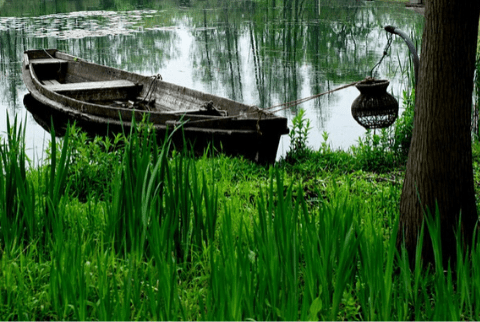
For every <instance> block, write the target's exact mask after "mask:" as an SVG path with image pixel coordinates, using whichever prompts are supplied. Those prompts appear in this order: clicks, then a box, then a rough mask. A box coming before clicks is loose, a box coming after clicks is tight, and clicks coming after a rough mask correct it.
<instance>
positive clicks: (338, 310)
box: [0, 121, 480, 320]
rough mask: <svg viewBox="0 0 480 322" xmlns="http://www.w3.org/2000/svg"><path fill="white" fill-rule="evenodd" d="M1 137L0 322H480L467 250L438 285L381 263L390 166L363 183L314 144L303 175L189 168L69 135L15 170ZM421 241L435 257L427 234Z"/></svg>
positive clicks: (15, 150)
mask: <svg viewBox="0 0 480 322" xmlns="http://www.w3.org/2000/svg"><path fill="white" fill-rule="evenodd" d="M9 127H10V129H9V131H8V133H9V135H8V136H5V137H2V138H1V140H2V141H1V145H0V171H1V172H2V174H3V176H1V177H0V204H1V205H2V206H1V208H0V319H2V320H20V319H21V320H94V319H95V320H117V319H118V320H120V319H121V320H179V319H182V320H248V319H254V320H318V319H321V320H410V319H417V320H440V319H442V320H447V319H455V320H460V319H462V320H468V319H479V318H480V306H479V305H477V303H478V302H479V297H480V291H479V290H480V272H479V271H478V267H480V251H479V250H480V248H479V247H478V245H479V244H478V242H475V243H474V246H473V249H472V251H471V257H468V258H467V257H462V256H460V257H459V258H458V263H456V265H455V267H456V268H455V270H454V271H453V270H452V269H451V268H450V267H443V266H442V265H441V260H440V261H438V262H437V264H436V265H434V266H431V267H422V265H421V261H420V257H419V254H420V253H418V255H417V265H416V268H415V270H414V271H411V270H410V264H409V263H408V256H407V255H406V254H405V251H403V250H402V251H400V252H398V251H397V250H396V249H395V247H394V246H395V240H396V234H397V231H396V227H397V225H396V223H397V220H398V210H397V208H398V207H397V205H398V200H399V196H400V193H401V184H402V178H403V172H402V168H401V167H400V168H395V167H394V168H391V169H390V170H388V171H387V170H386V169H387V168H385V167H384V166H382V167H380V168H381V169H383V170H381V171H375V172H368V171H365V170H362V169H361V168H360V165H355V166H354V167H352V166H351V162H347V161H345V160H352V155H351V154H350V153H347V152H341V151H332V150H331V149H330V148H329V147H328V145H326V144H325V145H324V146H323V149H320V151H319V152H311V153H312V155H315V162H317V161H318V162H320V163H321V167H323V169H324V170H322V171H320V170H318V168H316V169H317V170H316V171H315V172H311V171H310V170H311V169H313V167H314V163H315V162H310V161H303V162H300V163H297V164H296V165H295V166H293V165H291V164H288V163H283V164H279V165H277V166H276V167H272V168H265V167H262V166H259V165H256V164H253V163H251V162H249V161H246V160H243V159H239V158H234V159H232V158H227V157H225V156H218V157H215V158H207V157H202V158H198V159H192V158H189V157H188V153H187V152H186V151H172V149H171V147H170V146H169V143H168V142H169V141H168V140H166V141H165V142H164V143H163V144H161V145H158V144H157V142H156V141H155V140H153V139H152V137H150V136H149V135H143V134H141V133H140V134H138V133H137V134H135V133H134V134H133V135H132V136H130V138H129V139H124V138H123V139H122V140H120V139H119V140H118V141H117V143H116V144H118V146H116V148H115V149H113V150H112V149H111V146H109V143H105V142H104V139H100V138H97V139H94V140H87V139H85V137H83V134H81V132H79V131H78V130H76V129H75V128H71V129H70V131H69V133H68V135H67V136H66V137H65V138H64V139H62V140H61V141H57V140H56V139H55V137H54V136H52V144H51V146H50V147H49V151H48V152H49V156H50V157H49V159H48V160H47V162H46V163H45V164H43V165H39V166H37V167H29V166H28V160H27V158H26V156H25V145H24V141H23V140H24V139H23V138H24V135H23V133H24V125H21V124H20V123H19V122H18V121H14V122H13V124H9ZM112 142H113V141H112ZM112 142H110V143H111V144H113V143H112ZM107 146H108V147H107ZM82 149H86V150H82ZM367 150H368V149H367ZM109 151H110V152H109ZM112 151H113V152H112ZM109 153H110V154H109ZM358 153H360V152H358ZM362 153H363V152H362ZM473 153H474V159H475V163H474V166H475V173H476V174H475V175H476V179H475V181H476V182H477V186H478V182H479V179H478V178H477V177H478V173H480V171H478V169H479V167H478V164H479V160H480V145H479V144H478V143H475V144H474V150H473ZM322 155H323V156H324V158H325V159H326V160H322ZM87 156H88V157H89V158H90V160H91V162H90V163H91V164H90V165H87V162H86V160H87ZM372 158H378V155H377V156H375V155H374V156H372ZM89 166H91V167H92V169H87V168H88V167H89ZM79 169H86V170H85V171H80V170H79ZM93 169H97V170H98V171H97V173H98V178H95V177H94V176H92V174H91V172H92V171H91V170H93ZM87 170H88V171H87ZM73 173H76V174H77V175H76V176H73V175H72V174H73ZM107 174H109V175H107ZM94 179H95V180H94ZM85 189H86V191H84V190H85ZM425 229H430V230H431V232H432V234H431V235H432V236H434V238H437V239H436V242H435V243H434V244H437V243H438V242H439V239H438V237H435V236H437V235H438V234H436V233H435V231H438V227H437V226H436V223H429V224H428V225H427V226H426V227H425ZM459 247H460V245H459ZM437 249H440V248H439V246H437Z"/></svg>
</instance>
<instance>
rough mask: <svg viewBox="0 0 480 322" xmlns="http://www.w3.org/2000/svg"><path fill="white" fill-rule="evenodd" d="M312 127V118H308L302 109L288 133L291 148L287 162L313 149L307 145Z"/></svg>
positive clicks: (301, 156) (299, 157)
mask: <svg viewBox="0 0 480 322" xmlns="http://www.w3.org/2000/svg"><path fill="white" fill-rule="evenodd" d="M311 129H312V126H311V125H310V119H308V118H306V116H305V110H304V109H300V110H299V111H298V113H297V115H295V117H294V118H293V120H292V128H291V130H290V133H289V134H288V135H289V136H290V150H289V151H288V152H287V155H286V157H285V159H286V161H287V162H293V161H295V160H296V159H301V158H303V157H304V156H305V155H307V154H308V153H309V152H311V149H310V148H309V147H308V146H307V139H308V134H309V132H310V130H311Z"/></svg>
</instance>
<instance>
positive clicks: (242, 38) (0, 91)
mask: <svg viewBox="0 0 480 322" xmlns="http://www.w3.org/2000/svg"><path fill="white" fill-rule="evenodd" d="M39 2H40V4H39ZM387 24H390V25H394V26H396V27H398V28H400V29H402V30H403V31H405V32H407V34H410V35H411V38H412V39H414V41H417V42H419V39H421V31H422V28H423V17H422V16H420V15H418V14H417V13H415V12H413V11H410V10H408V9H406V8H405V7H404V5H401V4H395V3H386V2H374V1H366V2H363V1H358V0H289V1H288V0H284V1H282V0H255V1H248V0H241V1H220V0H150V1H149V0H77V1H71V0H43V1H38V0H22V1H10V0H0V135H3V134H4V133H5V131H6V127H7V125H6V124H7V122H6V115H9V116H10V117H13V116H14V115H17V117H18V118H19V119H20V120H25V119H26V126H27V128H26V144H27V148H28V149H29V156H30V157H35V158H38V157H39V155H41V151H42V150H43V148H44V145H45V144H47V142H48V139H49V138H48V137H49V135H48V134H47V133H46V132H45V131H44V130H43V128H41V127H40V126H39V125H37V124H36V122H35V120H34V119H33V117H32V116H31V115H29V113H28V112H27V111H26V109H25V107H24V106H23V97H24V95H25V94H26V93H27V90H26V88H25V86H24V84H23V82H22V79H21V60H22V54H23V51H24V50H27V49H38V48H58V49H60V50H62V51H65V52H68V53H71V54H73V55H76V56H78V57H82V58H84V59H87V60H89V61H92V62H96V63H100V64H104V65H108V66H112V67H116V68H120V69H125V70H128V71H131V72H136V73H140V74H143V75H156V74H161V75H162V77H163V79H164V80H165V81H167V82H172V83H176V84H179V85H182V86H186V87H190V88H194V89H197V90H201V91H204V92H208V93H212V94H215V95H219V96H223V97H228V98H230V99H233V100H237V101H241V102H244V103H246V104H252V105H257V106H259V107H262V108H267V107H270V106H272V105H276V104H280V103H283V102H287V101H292V100H296V99H300V98H303V97H308V96H312V95H315V94H317V93H322V92H325V91H328V90H331V89H334V88H336V87H339V86H342V85H345V84H349V83H352V82H355V81H360V80H362V79H364V78H365V77H366V76H369V75H370V73H371V70H372V68H373V66H374V65H375V64H376V63H377V62H378V61H379V59H380V58H381V57H382V55H383V51H384V47H385V45H386V43H387V37H386V32H385V31H384V30H383V26H385V25H387ZM388 53H389V55H388V56H387V57H386V58H385V59H384V60H383V62H382V64H381V65H380V66H379V67H378V68H377V69H375V75H374V76H376V77H378V78H384V79H388V80H390V83H391V85H390V87H389V92H391V93H392V94H393V95H394V96H395V97H396V98H397V99H398V100H399V101H400V106H401V104H402V101H401V96H402V91H403V90H405V89H407V88H408V87H409V81H408V79H407V77H406V74H407V73H408V72H409V70H410V62H409V57H408V56H409V54H408V49H407V47H406V45H405V44H404V43H403V42H402V41H401V40H400V39H394V42H393V44H392V46H391V49H390V50H389V52H388ZM357 96H358V91H357V90H356V89H355V88H354V87H350V88H348V89H345V90H342V91H339V92H336V93H334V94H330V95H328V96H323V97H321V98H319V99H315V100H312V101H309V102H307V103H304V104H302V105H300V106H298V107H296V108H291V109H287V110H283V111H280V112H278V113H277V114H279V115H281V116H286V117H287V118H288V119H289V124H290V126H291V120H292V118H293V117H294V116H295V113H296V112H297V109H298V108H303V109H305V110H306V113H305V114H306V116H307V117H308V118H309V119H310V120H311V124H312V131H311V133H310V136H309V145H310V146H312V147H314V148H318V147H319V146H320V144H321V143H322V141H323V139H322V133H323V132H327V133H328V135H329V141H328V142H329V143H330V144H331V145H332V147H334V148H343V149H348V147H350V146H351V145H354V144H355V143H356V142H357V140H358V138H359V137H361V136H362V135H364V134H365V130H364V129H363V128H362V127H361V126H360V125H358V124H357V123H356V122H355V120H354V119H353V118H352V117H351V112H350V107H351V104H352V102H353V100H354V99H355V98H356V97H357ZM289 143H290V142H289V138H288V136H284V137H283V139H282V142H281V144H280V146H279V151H278V156H277V157H280V156H281V155H284V154H285V153H286V151H287V150H288V148H289Z"/></svg>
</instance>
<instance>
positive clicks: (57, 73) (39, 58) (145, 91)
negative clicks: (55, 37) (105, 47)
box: [22, 49, 289, 163]
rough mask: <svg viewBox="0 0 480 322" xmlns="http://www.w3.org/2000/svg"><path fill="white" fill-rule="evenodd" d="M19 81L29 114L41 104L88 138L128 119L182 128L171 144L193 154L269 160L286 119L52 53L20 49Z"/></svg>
mask: <svg viewBox="0 0 480 322" xmlns="http://www.w3.org/2000/svg"><path fill="white" fill-rule="evenodd" d="M22 77H23V81H24V83H25V85H26V87H27V89H28V91H29V92H30V94H31V96H32V98H33V99H34V101H36V102H38V103H39V104H38V106H35V104H32V101H33V100H30V108H29V110H30V111H32V109H33V110H35V112H36V113H37V114H42V110H41V109H44V108H45V107H48V108H50V109H51V110H53V111H54V112H55V113H56V114H57V115H62V116H64V117H66V118H68V119H69V120H72V121H73V120H75V121H76V122H77V124H79V125H80V126H81V127H83V128H84V129H85V130H87V131H90V132H93V133H105V130H106V129H107V128H108V131H112V132H115V131H122V129H123V130H126V131H128V129H129V128H130V127H131V125H132V121H133V119H135V120H137V121H139V120H142V119H144V118H145V117H146V118H147V119H148V121H149V122H151V123H152V124H153V126H154V127H155V129H156V133H157V135H158V136H159V137H161V138H163V137H165V134H166V133H171V132H172V131H173V129H174V128H175V127H176V126H178V125H179V124H183V129H182V131H176V132H175V134H174V142H175V141H176V142H180V141H183V138H185V139H186V140H187V141H188V142H189V143H190V144H192V145H193V147H194V150H195V151H196V152H198V153H202V151H203V150H204V149H205V148H206V147H207V146H210V147H214V148H216V149H221V150H222V152H224V153H225V154H227V155H243V156H244V157H245V158H247V159H250V160H253V161H256V162H259V163H273V162H275V157H276V154H277V149H278V144H279V141H280V137H281V136H282V135H283V134H287V133H288V131H289V130H288V127H287V119H286V118H284V117H279V116H276V115H274V114H272V113H269V112H266V111H263V110H261V109H259V108H257V107H254V106H249V105H246V104H242V103H239V102H235V101H232V100H229V99H226V98H222V97H218V96H215V95H211V94H207V93H203V92H200V91H196V90H192V89H189V88H185V87H182V86H179V85H175V84H171V83H168V82H164V81H163V80H161V78H160V77H148V76H142V75H139V74H135V73H130V72H127V71H123V70H119V69H116V68H111V67H107V66H103V65H98V64H95V63H90V62H87V61H85V60H83V59H80V58H77V57H74V56H72V55H69V54H66V53H63V52H60V51H58V50H56V49H46V50H45V49H42V50H28V51H26V52H25V53H24V59H23V65H22ZM179 136H182V137H181V138H180V137H179ZM175 137H176V139H175Z"/></svg>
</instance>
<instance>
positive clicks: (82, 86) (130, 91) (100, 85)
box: [45, 80, 142, 102]
mask: <svg viewBox="0 0 480 322" xmlns="http://www.w3.org/2000/svg"><path fill="white" fill-rule="evenodd" d="M45 87H46V88H47V89H48V90H50V91H53V92H56V93H59V94H62V95H66V96H69V97H72V98H74V99H77V100H84V101H87V102H93V101H106V100H130V99H134V98H135V97H137V96H138V94H139V92H140V90H141V89H142V86H141V85H138V84H135V83H133V82H130V81H127V80H110V81H97V82H82V83H67V84H45Z"/></svg>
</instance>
